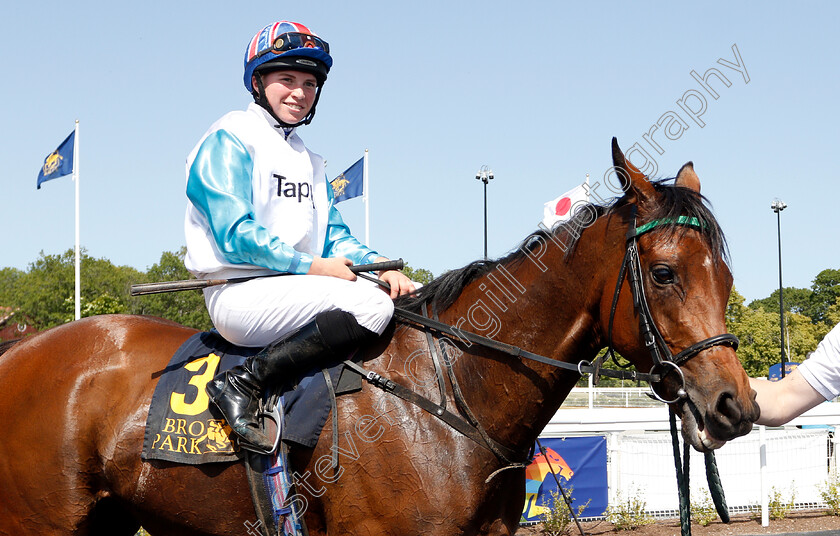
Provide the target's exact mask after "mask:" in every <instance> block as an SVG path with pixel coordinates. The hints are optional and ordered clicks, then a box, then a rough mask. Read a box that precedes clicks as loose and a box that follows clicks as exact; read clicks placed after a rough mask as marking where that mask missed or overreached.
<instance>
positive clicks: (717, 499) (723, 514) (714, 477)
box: [668, 410, 729, 536]
mask: <svg viewBox="0 0 840 536" xmlns="http://www.w3.org/2000/svg"><path fill="white" fill-rule="evenodd" d="M668 414H669V417H670V420H671V443H672V445H673V447H674V465H675V466H676V468H677V491H678V492H679V496H680V529H681V533H682V536H691V500H690V497H689V485H688V471H689V458H690V456H689V454H690V451H689V446H688V443H684V444H683V460H682V463H680V447H679V438H678V436H677V418H676V416H675V415H674V412H672V411H670V410H669V412H668ZM703 456H704V458H705V460H706V480H707V482H708V484H709V492H710V493H711V494H712V502H714V503H715V510H717V513H718V516H719V517H720V520H721V521H723V522H724V523H729V508H728V507H727V506H726V497H725V496H724V494H723V484H722V483H721V481H720V474H719V473H718V466H717V460H716V459H715V453H714V451H711V450H710V451H708V452H705V453H704V454H703Z"/></svg>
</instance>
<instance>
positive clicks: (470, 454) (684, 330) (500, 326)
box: [0, 140, 758, 536]
mask: <svg viewBox="0 0 840 536" xmlns="http://www.w3.org/2000/svg"><path fill="white" fill-rule="evenodd" d="M613 161H614V168H613V170H614V171H615V175H614V177H616V178H617V179H619V180H620V181H621V184H622V188H623V190H624V195H623V197H621V198H620V199H619V200H618V201H617V202H616V203H614V204H613V205H612V206H610V207H608V208H605V207H588V208H587V209H586V210H582V211H580V212H579V213H578V215H577V216H576V217H575V218H574V219H573V220H571V221H570V222H568V223H566V224H563V225H560V226H557V227H555V228H554V229H552V230H546V229H542V230H539V231H537V232H535V233H533V234H532V235H530V236H529V237H527V238H526V239H525V240H524V241H523V243H522V245H521V246H520V247H519V248H518V249H516V250H514V251H513V252H512V253H511V254H509V255H507V256H506V257H504V258H502V259H499V260H497V261H477V262H474V263H472V264H470V265H468V266H466V267H465V268H462V269H459V270H454V271H451V272H448V273H446V274H444V275H443V276H441V277H439V278H438V279H436V280H435V281H434V282H432V283H431V284H429V285H428V286H426V287H424V288H423V290H422V294H421V295H420V296H419V297H414V298H411V299H408V300H405V299H403V300H401V301H400V302H399V303H398V304H397V305H398V306H400V307H404V308H405V309H407V310H408V311H414V312H419V311H422V310H424V309H425V308H426V307H428V309H429V311H430V314H432V315H433V316H437V317H438V319H439V320H440V321H441V322H444V323H447V324H449V325H452V326H455V327H456V328H457V329H459V330H463V331H464V332H466V331H471V332H473V333H476V334H478V335H482V336H486V337H488V338H491V339H493V340H496V341H503V342H505V343H509V344H516V345H517V346H519V347H521V348H524V349H527V350H529V351H530V352H535V353H537V354H542V355H544V356H551V358H554V359H556V360H560V361H563V362H567V363H572V364H574V363H581V362H583V363H584V364H587V363H590V362H592V361H594V360H595V357H596V356H597V354H598V352H599V351H600V349H602V348H605V347H608V346H609V347H612V348H615V349H616V350H617V351H619V352H620V353H621V355H622V356H624V357H626V358H627V359H628V360H629V361H630V362H632V363H633V364H634V365H635V366H636V367H637V369H638V370H639V371H648V370H651V369H652V367H653V368H656V367H654V362H655V361H656V358H655V356H653V355H652V353H651V352H652V350H653V351H658V352H660V353H663V354H664V355H665V356H666V357H667V356H673V355H677V356H679V355H684V351H685V350H686V349H691V348H693V350H692V352H689V353H692V356H693V357H692V356H688V357H691V358H690V359H688V358H685V359H681V360H679V362H678V365H679V366H677V365H676V364H673V362H670V363H671V366H670V367H662V368H661V370H660V371H659V372H660V374H659V375H658V376H657V378H658V381H657V385H656V392H657V393H658V394H659V395H660V396H661V397H662V398H664V399H666V400H668V401H669V403H670V409H671V410H672V411H674V412H676V414H677V415H679V416H680V417H681V421H682V425H681V426H682V430H681V431H682V435H683V438H684V440H685V441H686V442H687V443H689V444H691V445H692V446H693V447H694V448H696V449H697V450H701V451H706V450H708V449H712V448H716V447H718V446H720V445H722V444H723V443H724V442H725V441H727V440H730V439H732V438H735V437H737V436H740V435H743V434H746V433H747V432H749V430H750V429H751V427H752V423H753V421H754V420H755V419H757V417H758V407H757V405H756V404H755V401H754V398H755V394H754V393H753V392H752V391H751V389H750V388H749V385H748V381H747V376H746V374H745V373H744V370H743V369H742V367H741V365H740V363H739V361H738V358H737V356H736V353H735V350H734V348H733V347H732V346H733V345H732V344H729V342H731V341H725V340H724V341H722V342H721V341H720V340H717V339H715V338H716V337H720V336H719V334H722V333H725V332H726V326H725V322H724V313H725V309H726V304H727V299H728V296H729V292H730V289H731V286H732V276H731V274H730V271H729V269H728V267H727V264H726V262H725V260H726V259H725V253H726V251H725V250H726V246H725V240H724V237H723V234H722V232H721V230H720V227H719V226H718V223H717V222H716V220H715V218H714V217H713V215H712V213H711V212H710V211H709V209H708V208H707V206H706V205H705V203H704V199H703V198H702V196H700V194H699V191H700V182H699V180H698V179H697V176H696V174H695V173H694V171H693V168H692V166H691V165H690V164H687V165H686V166H684V167H683V169H681V170H680V173H679V174H678V176H677V177H676V179H675V181H674V183H673V184H671V183H669V182H668V183H666V182H663V181H659V182H655V183H654V182H650V181H648V180H647V178H646V177H644V176H643V174H642V173H640V172H639V171H638V169H636V168H635V167H634V166H633V165H632V164H630V163H629V162H628V161H626V160H625V158H624V155H623V154H622V153H621V151H620V149H619V148H618V145H617V143H616V142H615V140H613ZM686 221H689V222H691V224H690V225H686V224H685V222H686ZM645 226H647V227H645ZM642 228H644V229H645V231H646V232H644V233H640V232H639V230H641V229H642ZM634 229H635V231H636V234H637V235H638V236H636V237H634V238H633V244H634V246H637V248H638V249H637V250H636V259H635V262H636V264H637V265H638V270H637V271H635V272H633V271H632V270H629V269H626V266H627V258H628V254H627V249H628V243H629V241H628V230H631V231H632V230H634ZM631 234H632V233H631ZM631 272H633V273H636V274H637V275H636V276H635V277H628V274H630V273H631ZM634 284H635V285H637V288H636V289H635V290H636V291H638V292H642V293H643V296H644V300H643V301H644V303H643V304H641V305H640V304H636V305H634V292H633V290H634V289H633V288H632V287H633V285H634ZM635 300H636V301H637V302H638V301H639V299H638V297H637V298H635ZM648 304H649V305H648ZM647 309H649V310H647ZM646 319H647V320H646ZM651 324H652V325H651ZM193 333H195V331H194V330H192V329H189V328H186V327H183V326H180V325H177V324H174V323H171V322H168V321H165V320H161V319H157V318H150V317H140V316H100V317H91V318H85V319H83V320H80V321H78V322H72V323H68V324H65V325H62V326H59V327H56V328H54V329H51V330H49V331H47V332H44V333H42V334H39V335H36V336H33V337H30V338H28V339H25V340H23V341H21V342H19V343H18V344H16V345H14V346H12V347H11V348H10V349H8V350H7V351H6V353H5V354H4V355H2V357H0V384H2V385H3V389H2V390H0V429H2V430H3V432H4V433H5V435H4V437H3V440H2V441H0V490H2V491H0V494H2V500H1V501H0V535H12V534H14V535H16V536H24V535H36V534H37V535H40V536H44V535H65V534H90V535H105V534H108V535H121V534H124V535H131V534H133V533H134V532H135V531H136V530H137V528H138V526H139V525H140V524H142V525H143V527H145V528H146V529H147V530H148V531H149V532H150V533H151V534H153V535H156V536H165V535H176V534H177V535H244V534H247V533H248V529H247V527H248V526H251V525H252V524H253V522H254V520H255V513H254V507H253V505H252V502H251V498H250V494H249V491H248V486H247V484H246V476H245V470H244V466H243V464H242V463H230V464H209V465H200V466H188V465H176V464H172V463H168V462H162V461H154V460H153V461H143V460H141V457H140V453H141V449H142V445H143V434H144V426H145V420H146V415H147V412H148V409H149V402H150V400H151V398H152V393H153V390H154V387H155V384H156V381H157V377H158V376H159V374H160V371H161V370H162V369H164V368H165V367H166V366H167V362H168V360H169V358H170V357H171V356H172V354H173V353H174V352H175V350H176V349H177V348H178V347H179V346H180V345H181V343H183V342H184V341H185V340H186V339H187V338H188V337H189V336H190V335H192V334H193ZM388 335H389V338H387V339H385V340H383V341H382V344H381V346H383V347H384V350H383V348H378V349H375V350H374V349H368V350H367V351H366V355H365V356H364V359H363V361H364V362H363V365H364V366H365V367H366V368H367V369H369V370H371V371H374V372H376V373H378V374H381V375H382V376H384V377H387V378H389V379H391V380H392V381H394V382H396V383H399V384H401V385H403V386H406V387H407V388H409V389H410V390H412V391H414V392H416V393H417V394H419V395H422V396H424V397H427V398H429V399H431V400H433V401H435V402H441V400H440V397H441V392H444V393H445V403H446V404H447V407H448V408H449V409H450V410H451V411H453V412H461V413H462V414H464V417H465V418H466V417H467V416H466V415H465V412H467V411H468V412H469V414H470V415H469V418H470V419H472V420H474V422H476V423H477V424H478V425H480V428H481V429H482V430H483V433H484V434H486V436H487V437H488V438H491V439H492V441H493V442H495V444H498V445H501V446H502V447H503V448H506V449H507V451H508V452H516V453H525V452H527V451H528V449H529V448H530V447H531V445H533V443H534V441H535V439H536V438H537V436H538V434H539V433H540V431H541V430H542V429H543V427H544V426H545V425H546V424H547V423H548V422H549V420H550V419H551V417H552V416H553V415H554V413H555V412H556V411H557V409H558V407H559V406H560V404H561V403H562V402H563V400H564V399H565V398H566V396H567V395H568V393H569V391H570V390H571V389H572V387H573V386H574V385H575V383H576V382H577V380H578V379H579V378H580V375H579V374H578V372H577V370H574V367H572V370H569V369H566V368H560V367H556V366H552V365H550V364H546V363H542V362H537V361H532V360H528V359H525V358H522V357H514V356H511V355H509V354H506V353H504V352H501V351H498V350H497V349H494V348H491V347H488V346H486V345H481V344H476V343H472V342H470V341H469V340H467V339H459V338H457V337H453V338H450V339H449V341H448V344H447V345H445V346H448V347H449V348H448V350H449V352H448V354H447V357H446V362H447V366H448V368H450V369H451V375H452V376H451V377H452V378H455V379H456V382H455V383H453V382H452V380H451V379H450V377H449V376H447V377H446V379H445V381H444V380H441V381H442V382H443V390H441V386H440V385H439V382H437V381H435V378H437V374H436V371H435V367H434V364H433V360H432V359H431V358H430V352H429V346H428V341H427V333H426V332H425V331H424V330H421V329H416V326H412V325H409V324H405V323H401V322H400V323H396V324H395V326H394V327H393V328H392V330H391V331H390V332H389V333H388ZM437 335H438V337H436V338H437V339H440V337H439V335H440V334H437ZM651 340H653V343H651V342H650V341H651ZM708 340H713V343H712V344H704V345H701V347H697V343H698V341H708ZM645 341H647V342H648V344H645ZM440 342H441V341H440V340H437V341H436V343H438V344H439V343H440ZM456 384H457V385H456ZM453 393H454V394H453ZM459 394H460V397H458V396H456V395H459ZM457 398H460V399H461V400H460V401H459V400H457ZM467 408H468V409H467ZM337 414H338V418H339V421H340V426H339V430H340V434H339V435H338V438H339V442H338V449H337V450H336V451H335V452H336V453H338V466H337V467H331V468H329V469H328V470H325V469H324V464H323V463H322V462H323V460H324V459H325V457H327V458H329V456H330V454H331V450H332V449H331V446H332V445H331V444H332V434H331V432H330V427H329V426H327V427H325V430H324V431H323V432H322V434H321V437H320V439H319V442H318V444H317V446H316V447H315V449H313V450H307V449H297V450H295V449H293V450H292V453H291V457H292V458H291V461H292V467H293V469H295V470H296V471H297V473H298V475H299V476H300V481H299V484H300V486H299V490H300V493H301V494H302V495H303V497H305V502H306V505H305V516H304V519H305V521H306V524H307V526H308V530H309V532H310V533H311V534H318V535H325V534H329V535H367V534H371V535H373V534H375V535H411V534H416V535H420V534H423V535H456V534H458V535H461V534H482V535H485V534H487V535H490V534H493V535H506V534H513V533H514V532H516V529H517V526H518V521H519V518H520V514H521V511H522V506H523V501H524V485H525V483H524V477H523V469H522V467H521V465H517V463H515V462H517V461H522V460H510V459H506V457H504V456H500V455H499V453H498V452H493V451H492V450H491V449H490V448H488V446H487V444H482V443H481V441H475V440H473V439H470V438H468V437H466V436H465V435H463V434H462V433H460V432H458V431H456V430H454V429H453V428H452V427H450V426H448V425H447V424H446V423H444V422H442V421H441V420H439V419H437V418H436V417H434V416H433V415H431V414H430V413H428V412H426V411H424V410H422V409H420V408H419V407H417V406H416V405H413V404H410V403H407V402H405V401H404V400H402V399H400V398H396V397H394V396H392V395H391V394H389V393H386V392H384V391H383V390H381V389H377V388H374V387H373V386H371V385H367V384H366V385H365V387H364V389H363V390H362V391H360V392H357V393H354V394H351V395H346V396H342V397H339V398H338V401H337ZM246 523H247V524H250V525H246Z"/></svg>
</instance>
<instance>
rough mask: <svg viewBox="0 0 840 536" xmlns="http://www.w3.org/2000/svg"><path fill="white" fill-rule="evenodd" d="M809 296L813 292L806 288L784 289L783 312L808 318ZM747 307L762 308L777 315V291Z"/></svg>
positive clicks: (809, 311) (809, 308)
mask: <svg viewBox="0 0 840 536" xmlns="http://www.w3.org/2000/svg"><path fill="white" fill-rule="evenodd" d="M811 294H813V292H812V291H811V290H810V289H807V288H795V287H785V289H784V294H783V298H784V303H785V311H786V312H788V313H799V314H802V315H806V316H810V314H811V307H812V305H811V303H812V302H811ZM749 307H750V309H753V310H757V309H758V308H759V307H762V308H763V309H764V310H765V311H767V312H768V313H776V314H779V289H776V290H774V291H773V293H772V294H770V296H768V297H767V298H762V299H760V300H753V301H752V302H750V305H749Z"/></svg>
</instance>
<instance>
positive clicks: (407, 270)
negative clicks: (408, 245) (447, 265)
mask: <svg viewBox="0 0 840 536" xmlns="http://www.w3.org/2000/svg"><path fill="white" fill-rule="evenodd" d="M400 271H401V272H402V273H404V274H405V276H406V277H408V278H409V279H411V280H412V281H415V282H417V283H423V284H424V285H428V284H429V283H431V282H432V280H433V279H434V278H435V276H434V275H433V274H432V272H430V271H428V270H425V269H423V268H417V269H415V268H412V267H411V266H409V265H407V264H406V265H405V266H404V267H403V269H402V270H400Z"/></svg>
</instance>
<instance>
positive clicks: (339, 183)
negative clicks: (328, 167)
mask: <svg viewBox="0 0 840 536" xmlns="http://www.w3.org/2000/svg"><path fill="white" fill-rule="evenodd" d="M330 184H331V185H332V189H333V193H334V194H335V197H339V196H341V195H343V194H344V189H345V188H347V185H348V184H350V181H348V180H347V179H345V178H344V173H342V174H341V175H339V176H338V177H336V178H335V179H333V181H332V182H331V183H330Z"/></svg>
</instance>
